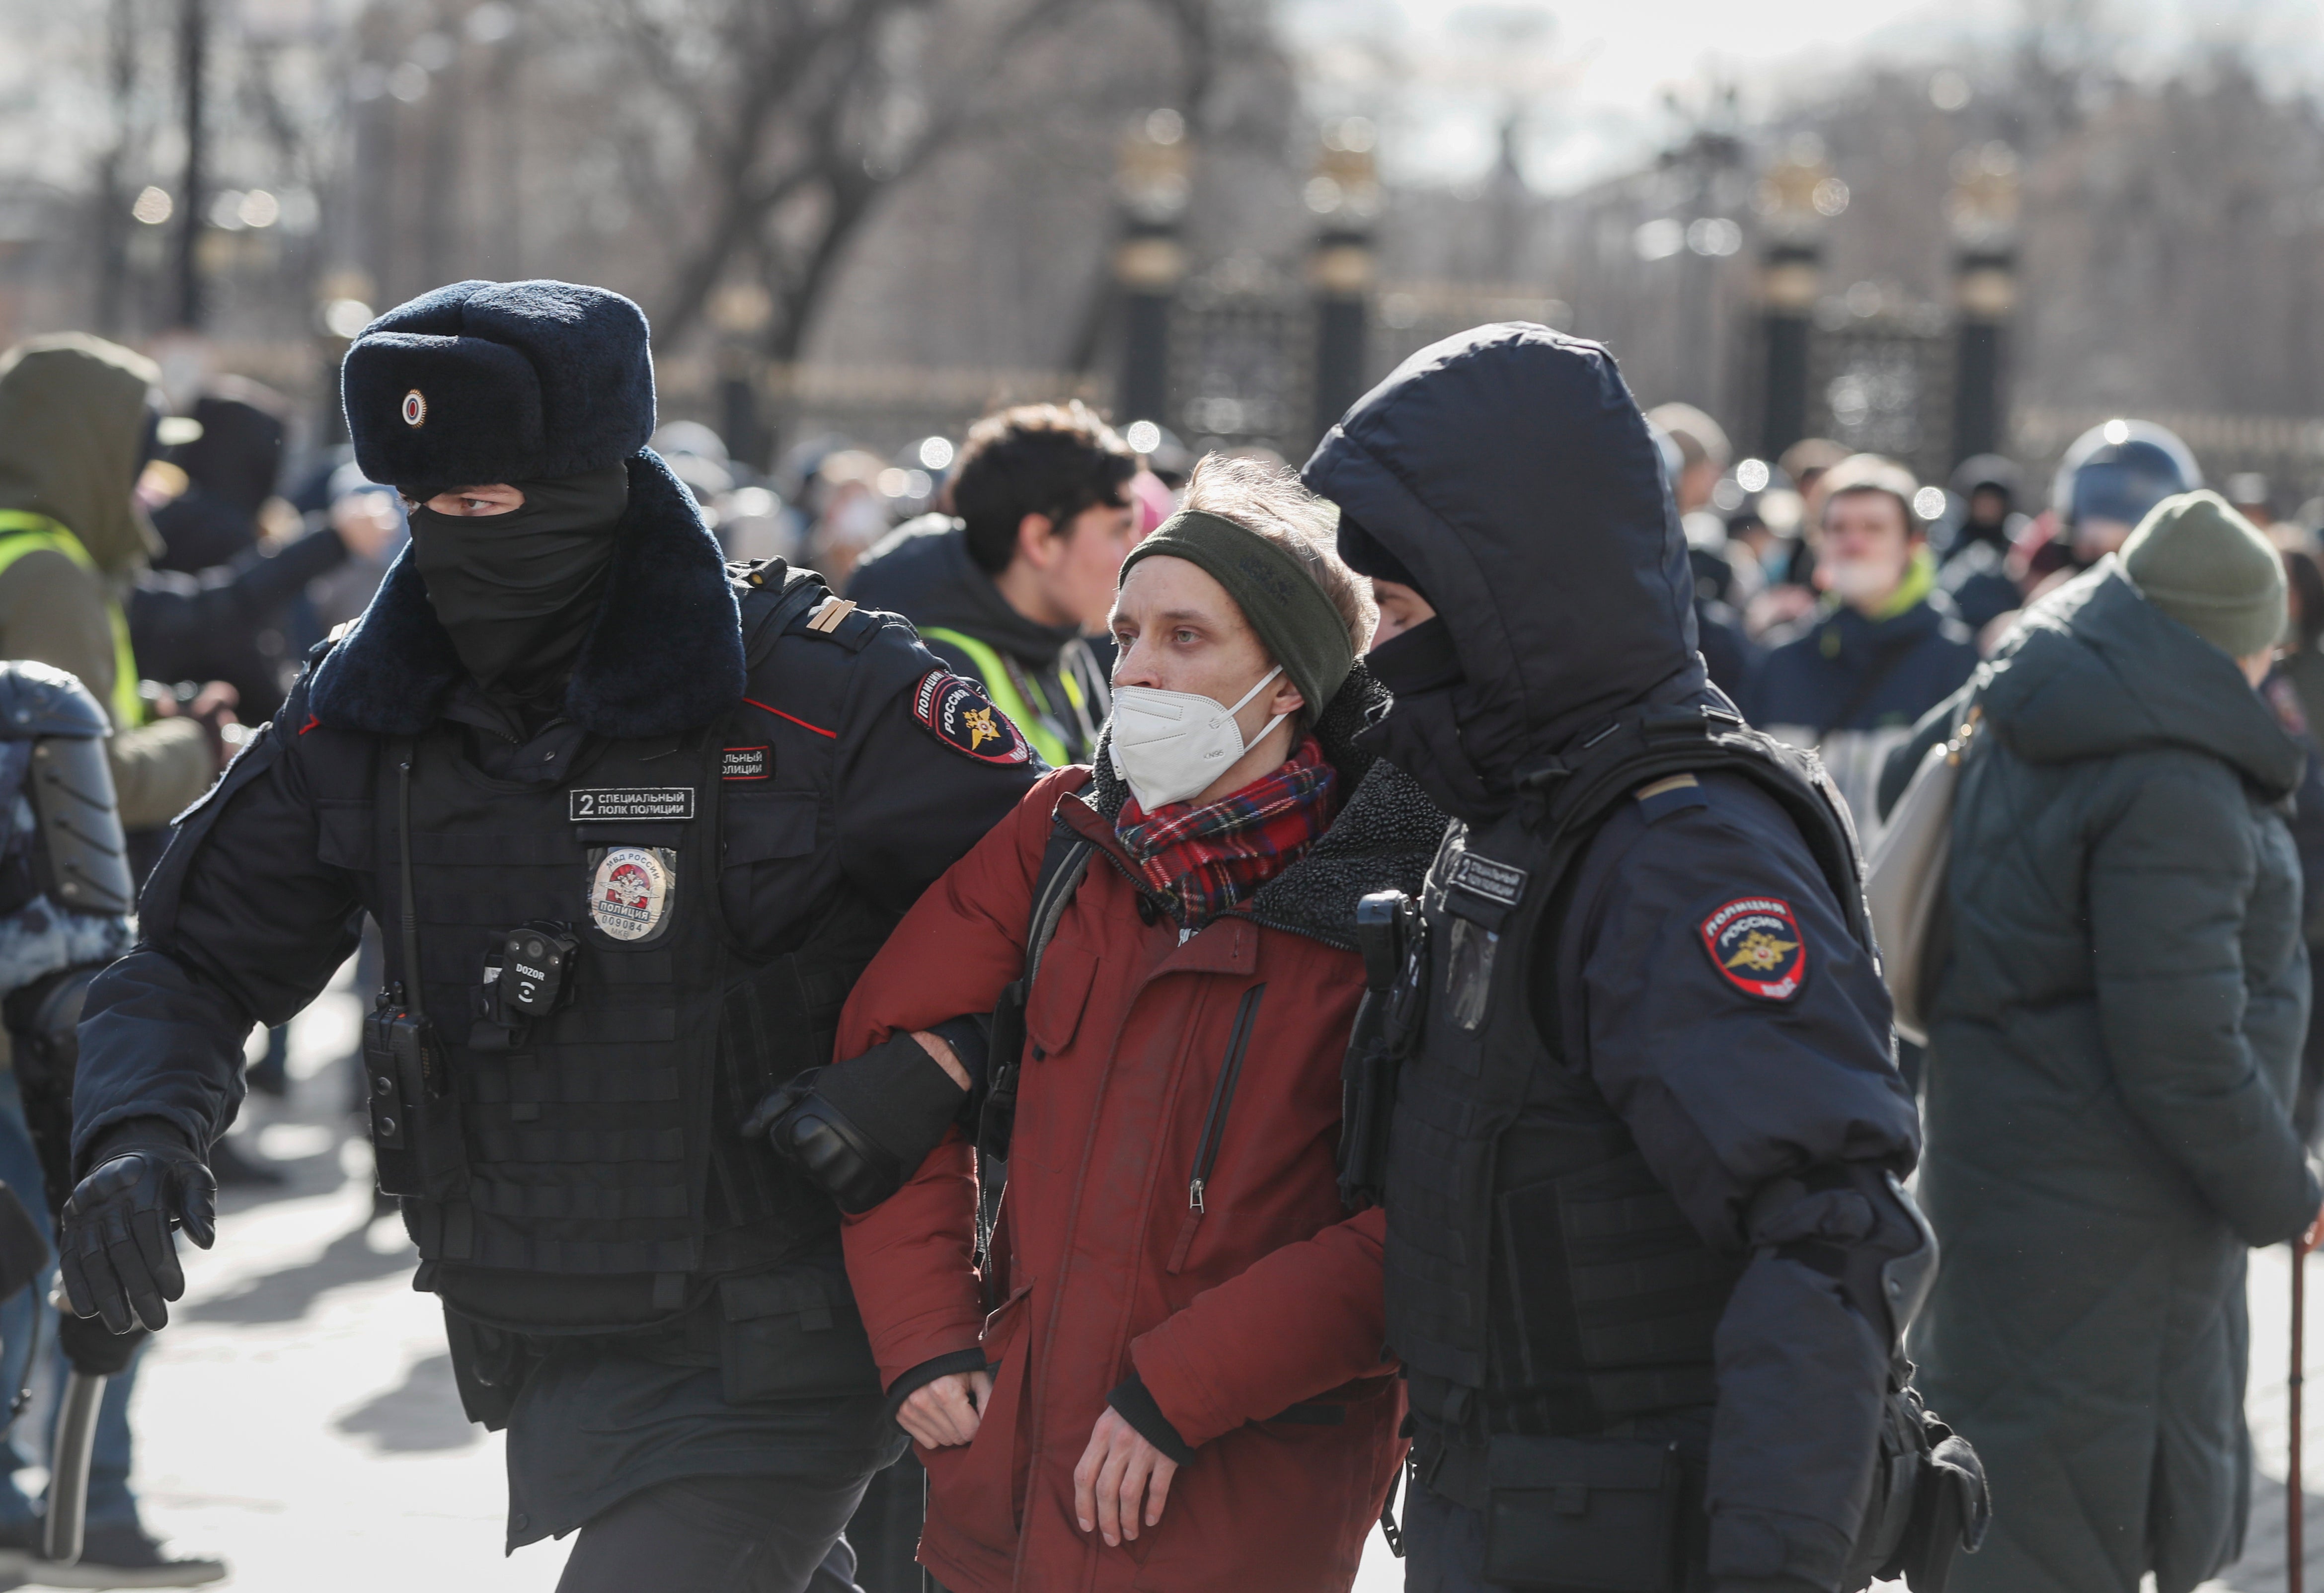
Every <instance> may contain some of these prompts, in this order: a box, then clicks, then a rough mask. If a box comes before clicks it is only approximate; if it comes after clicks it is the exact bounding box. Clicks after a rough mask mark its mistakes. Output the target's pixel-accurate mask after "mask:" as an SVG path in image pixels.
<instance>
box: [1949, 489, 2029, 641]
mask: <svg viewBox="0 0 2324 1593" xmlns="http://www.w3.org/2000/svg"><path fill="white" fill-rule="evenodd" d="M2017 483H2018V474H2017V466H2016V465H2013V464H2011V463H2010V462H2009V461H2008V460H2006V459H2005V458H2003V457H2002V456H2000V455H1998V454H1978V455H1975V456H1971V457H1969V458H1967V459H1964V460H1962V461H1961V462H1960V465H1958V466H1956V467H1955V468H1954V470H1953V479H1952V502H1951V503H1950V506H1949V507H1950V514H1949V515H1948V516H1947V521H1946V524H1945V525H1944V526H1943V528H1942V534H1941V537H1940V536H1937V535H1933V534H1932V538H1931V540H1932V544H1933V543H1941V546H1938V547H1937V549H1936V551H1937V559H1938V569H1937V584H1938V585H1940V586H1941V587H1942V588H1944V593H1945V595H1946V596H1947V597H1949V598H1950V599H1951V600H1952V605H1953V612H1955V613H1957V614H1959V615H1960V622H1961V623H1962V624H1964V625H1966V626H1968V627H1969V631H1970V633H1971V634H1972V635H1975V634H1978V633H1980V632H1982V631H1984V630H1985V628H1986V627H1987V625H1990V624H1991V623H1992V622H1994V621H1996V620H1997V619H1999V618H2000V617H2001V616H2002V615H2004V614H2006V613H2007V612H2010V611H2011V610H2012V609H2015V607H2016V606H2017V604H2018V602H2019V594H2018V591H2017V583H2016V582H2015V581H2013V580H2011V579H2010V577H2009V568H2008V566H2009V550H2010V548H2011V547H2012V546H2013V545H2014V544H2015V542H2016V540H2017V539H2018V538H2019V537H2020V536H2022V535H2024V531H2025V528H2026V527H2027V525H2029V524H2030V523H2031V521H2030V520H2028V519H2027V517H2026V516H2024V515H2023V514H2021V513H2019V512H2018V511H2017Z"/></svg>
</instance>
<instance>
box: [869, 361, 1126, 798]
mask: <svg viewBox="0 0 2324 1593" xmlns="http://www.w3.org/2000/svg"><path fill="white" fill-rule="evenodd" d="M1138 474H1139V462H1138V456H1136V455H1134V454H1132V453H1131V452H1130V449H1129V447H1128V446H1127V445H1125V444H1124V443H1123V442H1122V440H1121V438H1120V437H1118V436H1116V435H1115V434H1114V430H1113V428H1111V427H1110V426H1108V425H1107V424H1106V423H1105V422H1104V421H1102V420H1101V419H1098V418H1097V416H1096V414H1095V413H1093V411H1092V410H1089V409H1087V408H1085V407H1084V405H1083V404H1082V403H1081V402H1080V401H1074V402H1072V403H1068V404H1062V405H1061V404H1025V405H1020V406H1019V407H1017V408H1015V409H1010V410H1001V411H1000V412H999V413H998V414H993V415H988V416H986V417H985V418H984V419H982V420H980V421H978V422H977V423H976V424H975V425H974V426H972V427H971V428H969V431H968V436H967V438H966V439H965V440H964V442H963V443H962V444H961V449H960V455H959V457H958V458H957V459H955V460H954V463H953V465H952V475H951V478H950V479H949V481H947V482H946V483H945V509H943V510H940V511H937V512H936V513H933V514H927V515H923V516H921V517H920V518H919V519H918V520H912V521H910V522H908V524H906V525H904V526H901V527H899V529H897V530H896V531H895V533H894V534H893V535H891V536H890V537H889V538H887V539H885V540H884V541H882V542H881V543H880V544H879V545H878V546H877V547H876V548H873V549H872V550H871V553H870V554H869V555H868V556H866V557H865V558H864V560H863V562H862V564H861V565H860V566H857V568H856V570H855V574H854V576H853V579H852V580H851V581H850V582H849V584H848V585H847V588H846V590H847V594H848V596H850V597H852V598H853V599H854V600H855V601H856V602H858V603H862V604H863V605H864V606H865V607H867V608H877V609H887V610H890V612H895V613H899V614H902V615H903V616H904V617H905V618H906V619H908V620H909V621H911V622H912V623H913V625H914V626H915V627H916V628H917V629H918V631H919V633H920V640H923V641H925V642H927V644H928V646H929V648H930V649H933V650H934V651H935V652H936V655H937V656H938V657H939V658H943V659H944V660H945V662H946V663H948V664H950V665H952V667H953V668H954V670H956V671H957V672H958V673H960V674H961V675H964V676H965V677H968V678H970V679H972V680H974V681H977V682H978V683H979V684H981V685H982V686H983V687H984V691H985V695H987V696H989V697H991V699H992V701H993V703H994V704H996V705H997V706H998V707H999V708H1000V709H1001V712H1002V713H1003V714H1007V715H1008V716H1009V717H1010V720H1011V721H1013V722H1014V723H1016V725H1017V727H1018V728H1019V730H1021V731H1022V732H1024V733H1025V739H1026V740H1027V741H1030V742H1031V743H1032V744H1033V750H1035V751H1037V752H1038V753H1039V754H1040V755H1041V757H1042V758H1043V759H1044V760H1047V763H1048V764H1049V765H1050V767H1051V768H1053V769H1062V768H1064V767H1065V765H1067V764H1069V763H1086V762H1088V761H1089V760H1090V758H1091V756H1092V754H1093V752H1094V750H1095V749H1096V746H1097V732H1098V728H1099V726H1101V725H1102V724H1103V723H1105V716H1106V714H1107V711H1108V705H1109V704H1110V703H1111V697H1110V695H1108V691H1107V687H1106V680H1105V672H1104V671H1103V670H1102V668H1099V667H1098V665H1097V664H1096V662H1095V661H1094V660H1093V657H1092V654H1091V651H1090V648H1089V646H1088V643H1087V641H1086V640H1085V638H1086V637H1087V636H1088V635H1089V634H1091V633H1093V632H1094V631H1100V630H1102V629H1103V628H1104V626H1105V623H1106V616H1107V614H1108V613H1109V612H1111V608H1112V605H1113V594H1114V586H1115V582H1116V578H1117V576H1118V575H1119V573H1120V569H1121V561H1122V559H1123V558H1125V557H1128V556H1129V553H1130V548H1132V547H1134V546H1136V544H1137V542H1138V539H1139V527H1140V524H1141V520H1140V515H1141V505H1142V501H1141V500H1140V499H1139V497H1138V495H1137V494H1136V493H1134V492H1133V484H1134V478H1135V477H1136V476H1137V475H1138ZM1157 484H1158V483H1157Z"/></svg>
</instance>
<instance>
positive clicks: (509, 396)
mask: <svg viewBox="0 0 2324 1593" xmlns="http://www.w3.org/2000/svg"><path fill="white" fill-rule="evenodd" d="M340 391H341V394H342V399H343V401H344V402H345V404H346V417H347V435H348V436H349V437H351V438H353V439H354V441H355V463H356V464H357V465H360V466H362V468H363V473H364V474H365V475H367V476H369V477H371V479H372V480H374V481H376V482H384V483H390V484H392V485H393V486H395V487H396V488H398V489H399V490H400V491H401V492H402V493H405V494H406V495H407V496H410V497H413V498H420V499H425V498H429V497H433V496H434V495H435V494H436V493H441V492H447V491H448V490H450V489H452V488H454V487H468V486H484V485H487V484H489V483H494V482H513V481H541V480H549V479H553V478H555V477H558V476H565V475H578V474H581V473H582V472H584V471H589V470H601V469H604V468H605V467H607V466H609V465H618V464H620V463H621V462H622V460H624V459H627V458H630V457H632V456H634V455H635V454H636V453H637V452H638V451H639V450H640V449H641V448H643V447H645V446H646V439H647V438H648V437H650V436H652V435H653V426H654V386H653V355H652V351H651V347H650V344H649V341H648V335H647V331H646V318H645V313H644V312H643V311H642V310H641V309H639V308H638V307H637V306H636V305H634V304H632V303H631V302H630V301H629V300H628V299H624V298H622V296H621V295H620V294H619V293H613V292H609V291H607V290H605V289H603V288H590V287H584V286H581V285H579V284H576V283H573V282H558V281H530V282H487V281H466V282H454V283H452V284H451V285H450V286H448V287H444V288H438V289H437V290H435V291H434V292H432V293H423V294H421V295H420V297H419V298H417V299H412V300H410V302H409V303H406V304H401V305H398V306H397V307H396V308H393V309H392V310H389V311H388V312H387V313H386V314H385V315H383V316H382V317H380V318H378V319H377V320H375V321H374V322H372V324H371V325H370V326H368V327H364V329H363V334H362V336H359V337H357V338H356V339H355V342H354V344H353V345H350V346H349V347H348V349H347V357H346V364H345V366H344V367H342V370H341V373H340Z"/></svg>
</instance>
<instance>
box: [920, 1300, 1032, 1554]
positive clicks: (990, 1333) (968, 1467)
mask: <svg viewBox="0 0 2324 1593" xmlns="http://www.w3.org/2000/svg"><path fill="white" fill-rule="evenodd" d="M1032 1292H1033V1285H1031V1284H1029V1283H1027V1284H1019V1285H1018V1286H1017V1287H1016V1288H1015V1289H1014V1290H1012V1291H1010V1295H1009V1298H1008V1299H1006V1300H1004V1301H1002V1302H1001V1308H1000V1309H999V1310H998V1311H995V1312H993V1313H992V1314H991V1316H988V1317H986V1318H985V1319H984V1336H983V1339H982V1340H981V1343H982V1348H983V1349H984V1360H985V1364H986V1365H987V1366H990V1367H993V1368H994V1370H993V1375H992V1392H991V1395H989V1396H988V1397H987V1398H986V1400H985V1402H984V1410H983V1413H982V1415H981V1417H980V1418H979V1420H978V1422H977V1424H976V1436H975V1437H974V1438H972V1439H970V1440H969V1441H968V1442H966V1443H964V1444H954V1445H951V1446H949V1447H947V1448H945V1449H940V1450H932V1449H929V1448H927V1446H925V1445H915V1446H914V1452H915V1453H916V1454H918V1456H919V1458H920V1463H921V1464H922V1465H923V1466H925V1467H927V1473H928V1515H930V1516H931V1517H937V1516H941V1517H942V1518H943V1520H944V1523H945V1526H946V1527H947V1528H949V1529H950V1530H951V1531H953V1532H954V1533H958V1534H959V1535H961V1536H962V1537H964V1538H966V1539H968V1540H969V1541H970V1542H973V1543H976V1544H979V1545H980V1546H982V1547H983V1548H986V1549H989V1550H991V1551H992V1552H994V1553H996V1554H1002V1555H1014V1554H1015V1553H1016V1552H1017V1539H1018V1535H1019V1533H1020V1532H1021V1531H1022V1530H1023V1528H1024V1524H1025V1479H1026V1473H1027V1464H1026V1463H1027V1461H1028V1459H1029V1458H1030V1456H1029V1453H1028V1450H1027V1448H1026V1445H1025V1443H1024V1436H1023V1433H1022V1432H1021V1431H1020V1430H1021V1428H1022V1427H1023V1424H1024V1422H1025V1418H1026V1405H1025V1389H1026V1385H1027V1382H1028V1374H1027V1369H1026V1363H1027V1362H1028V1360H1029V1359H1030V1356H1029V1354H1028V1346H1027V1345H1026V1344H1025V1343H1024V1337H1025V1323H1026V1319H1027V1318H1028V1316H1030V1314H1031V1312H1032V1309H1033V1307H1032Z"/></svg>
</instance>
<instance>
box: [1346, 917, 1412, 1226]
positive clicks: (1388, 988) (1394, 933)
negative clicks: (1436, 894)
mask: <svg viewBox="0 0 2324 1593" xmlns="http://www.w3.org/2000/svg"><path fill="white" fill-rule="evenodd" d="M1356 948H1357V950H1358V951H1360V952H1361V953H1363V959H1364V987H1365V988H1364V999H1363V1005H1362V1006H1360V1007H1359V1008H1357V1009H1356V1024H1355V1029H1354V1031H1353V1032H1352V1033H1351V1035H1350V1036H1348V1054H1347V1058H1346V1060H1345V1061H1344V1062H1343V1063H1342V1064H1341V1068H1340V1200H1341V1202H1342V1204H1343V1205H1345V1206H1346V1207H1347V1208H1348V1209H1349V1210H1350V1211H1362V1210H1363V1209H1364V1208H1366V1207H1367V1206H1376V1205H1378V1204H1379V1202H1380V1197H1381V1195H1382V1193H1383V1192H1384V1190H1385V1187H1386V1185H1387V1183H1388V1128H1389V1125H1390V1123H1391V1121H1392V1119H1393V1118H1394V1116H1395V1112H1396V1077H1397V1073H1398V1072H1399V1071H1400V1070H1401V1069H1402V1067H1403V1065H1404V1059H1405V1057H1406V1055H1407V1054H1409V1053H1410V1052H1411V1049H1412V1042H1413V1038H1414V1036H1416V1035H1417V1034H1418V1033H1419V1030H1420V999H1421V991H1422V989H1423V986H1424V982H1425V981H1423V980H1422V978H1421V972H1422V959H1423V957H1424V956H1425V950H1426V925H1425V921H1424V920H1423V919H1422V917H1421V916H1420V908H1419V906H1418V905H1417V904H1416V903H1415V902H1414V901H1413V899H1412V898H1410V897H1408V896H1406V894H1405V893H1404V892H1403V891H1401V890H1376V891H1374V892H1372V893H1371V894H1370V895H1369V896H1367V897H1364V898H1361V899H1360V900H1359V901H1358V902H1357V903H1356Z"/></svg>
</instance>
